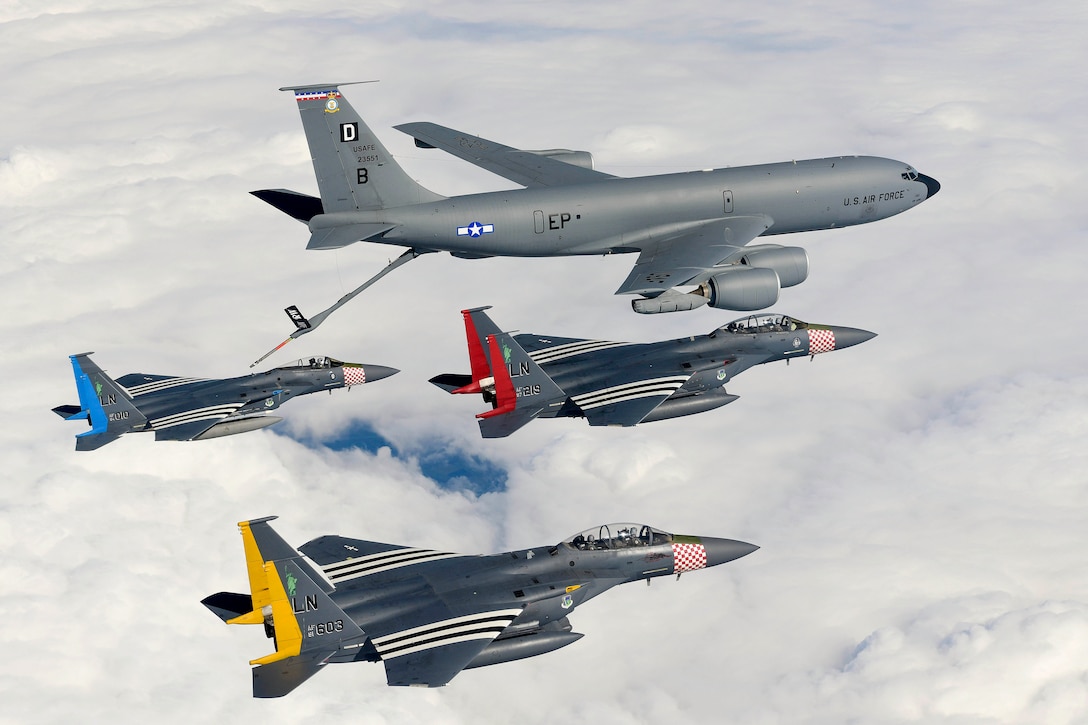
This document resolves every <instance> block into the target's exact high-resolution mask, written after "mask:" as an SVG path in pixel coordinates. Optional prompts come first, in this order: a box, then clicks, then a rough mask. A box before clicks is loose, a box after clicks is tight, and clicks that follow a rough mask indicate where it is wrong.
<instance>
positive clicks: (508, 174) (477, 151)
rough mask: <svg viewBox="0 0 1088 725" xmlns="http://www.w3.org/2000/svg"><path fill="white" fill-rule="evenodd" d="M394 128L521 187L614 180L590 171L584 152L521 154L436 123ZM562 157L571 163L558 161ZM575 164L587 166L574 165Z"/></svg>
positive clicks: (425, 145) (551, 151)
mask: <svg viewBox="0 0 1088 725" xmlns="http://www.w3.org/2000/svg"><path fill="white" fill-rule="evenodd" d="M394 128H396V129H397V130H398V131H403V132H404V133H406V134H408V135H409V136H412V137H414V138H415V140H416V145H417V146H419V147H421V148H439V149H442V150H443V151H445V152H447V153H450V154H453V155H454V156H456V157H457V158H459V159H463V160H464V161H467V162H469V163H470V164H475V165H476V166H479V167H480V168H482V169H487V170H488V171H490V172H491V173H493V174H498V175H499V176H501V177H503V178H505V179H509V180H510V181H513V182H514V183H515V184H521V185H522V186H528V187H533V186H567V185H570V184H584V183H587V182H594V181H602V180H604V179H614V178H615V177H614V176H612V175H611V174H605V173H602V172H600V171H594V170H593V169H592V168H590V167H591V165H592V158H591V157H590V155H589V154H588V153H586V152H585V151H568V150H566V149H551V150H548V151H522V150H520V149H516V148H513V147H510V146H504V145H503V144H500V143H496V142H494V141H488V140H487V139H483V138H480V137H479V136H472V135H469V134H467V133H462V132H461V131H455V130H454V129H452V128H446V127H445V126H439V125H438V124H435V123H426V122H419V123H404V124H401V125H400V126H394ZM564 158H566V159H569V160H570V161H569V162H568V161H561V160H559V159H564ZM575 161H576V162H577V163H583V164H587V165H585V166H581V165H575V163H574V162H575Z"/></svg>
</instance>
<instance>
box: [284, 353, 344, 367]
mask: <svg viewBox="0 0 1088 725" xmlns="http://www.w3.org/2000/svg"><path fill="white" fill-rule="evenodd" d="M343 364H344V363H342V362H341V361H339V360H336V359H333V358H331V357H321V356H319V357H311V358H302V359H300V360H296V361H295V362H293V363H288V364H287V365H281V366H280V369H281V370H293V369H299V368H302V369H305V370H328V369H329V368H336V367H340V366H341V365H343Z"/></svg>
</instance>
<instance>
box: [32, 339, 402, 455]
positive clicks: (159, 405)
mask: <svg viewBox="0 0 1088 725" xmlns="http://www.w3.org/2000/svg"><path fill="white" fill-rule="evenodd" d="M93 354H94V353H91V352H84V353H80V354H78V355H70V356H69V357H70V359H71V361H72V370H73V372H74V373H75V377H76V392H78V393H79V405H60V406H57V407H56V408H53V412H54V413H56V414H57V415H59V416H61V417H62V418H64V419H65V420H86V421H87V422H88V423H89V424H90V426H91V429H90V430H89V431H85V432H83V433H80V434H78V435H77V436H76V450H77V451H91V450H94V449H96V448H101V447H102V446H104V445H106V444H107V443H111V442H113V441H114V440H116V439H118V438H120V437H121V436H122V435H124V434H125V433H132V432H134V431H152V432H154V433H155V440H157V441H194V440H206V439H208V438H219V437H220V436H228V435H234V434H235V433H245V432H247V431H251V430H257V429H258V428H265V427H267V426H270V425H272V424H273V423H278V422H280V421H281V420H283V418H279V417H276V416H273V415H266V413H267V412H268V411H271V410H275V409H276V408H278V407H280V406H281V405H283V404H284V403H285V402H287V401H288V400H289V399H291V398H293V397H295V396H296V395H306V394H308V393H316V392H318V391H320V390H328V391H330V392H332V391H333V390H335V389H336V388H350V387H351V386H352V385H362V384H363V383H372V382H374V381H375V380H381V379H382V378H387V377H389V376H390V375H393V374H394V373H397V372H399V371H398V370H396V369H395V368H389V367H385V366H384V365H360V364H359V363H346V362H340V361H339V360H334V359H332V358H331V357H312V358H310V359H309V360H299V361H298V362H296V363H294V364H292V365H285V366H283V367H278V368H275V369H273V370H269V371H267V372H264V373H254V374H252V375H245V376H243V377H239V378H228V379H226V380H206V379H203V378H180V377H176V376H173V375H144V374H142V373H129V374H128V375H125V376H123V377H120V378H118V379H117V380H113V379H112V378H110V376H108V375H106V373H104V372H103V371H102V369H101V368H99V367H98V365H96V364H95V363H94V361H92V360H91V358H90V356H91V355H93Z"/></svg>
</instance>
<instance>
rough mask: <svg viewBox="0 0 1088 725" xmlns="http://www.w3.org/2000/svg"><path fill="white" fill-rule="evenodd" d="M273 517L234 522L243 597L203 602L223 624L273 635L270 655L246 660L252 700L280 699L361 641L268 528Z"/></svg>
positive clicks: (355, 628) (294, 555)
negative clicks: (241, 551)
mask: <svg viewBox="0 0 1088 725" xmlns="http://www.w3.org/2000/svg"><path fill="white" fill-rule="evenodd" d="M274 518H275V517H274V516H271V517H266V518H263V519H254V520H252V521H242V522H240V523H239V524H238V528H239V529H240V531H241V532H242V544H243V547H244V548H245V554H246V570H247V572H248V574H249V588H250V596H249V598H248V599H247V598H246V597H245V595H240V594H230V593H226V592H220V593H219V594H215V595H212V596H211V597H208V598H206V599H205V600H204V604H205V605H206V606H207V607H208V608H209V609H211V610H212V611H213V612H215V613H216V614H217V615H218V616H219V617H221V618H223V619H224V621H226V623H227V624H264V625H265V631H266V633H268V634H269V636H272V637H274V641H275V644H276V651H275V652H272V653H271V654H267V655H265V656H263V657H258V658H257V659H254V660H251V661H250V664H251V665H257V667H256V668H254V670H253V696H254V697H282V696H284V695H286V694H287V693H289V692H291V691H292V690H294V689H295V688H296V687H298V686H299V685H301V684H302V683H303V682H305V681H306V680H308V679H309V678H310V677H313V676H314V675H315V674H317V672H318V671H319V670H320V669H321V667H322V666H323V665H325V664H326V663H327V662H329V660H331V659H334V658H339V659H351V658H353V657H354V656H355V654H356V653H357V651H358V649H359V648H360V647H362V646H363V645H364V644H365V643H366V634H365V633H364V632H363V630H362V629H360V628H359V625H358V624H356V623H355V621H354V620H352V619H351V618H350V617H348V615H347V614H345V613H344V611H343V610H342V609H340V607H339V606H337V605H336V603H335V602H333V600H332V598H331V597H329V595H328V593H327V592H328V591H329V590H328V589H327V588H326V586H325V584H324V580H323V579H321V577H319V576H318V575H317V573H316V572H314V570H313V568H312V567H311V566H310V565H309V564H307V563H306V561H305V559H303V557H302V555H301V554H299V553H298V551H296V550H295V549H294V548H292V547H291V546H290V545H289V544H288V543H287V542H285V541H284V540H283V539H282V538H280V536H279V535H278V534H277V533H276V532H275V531H273V530H272V528H271V527H270V526H269V525H268V522H269V521H271V520H272V519H274ZM246 608H248V609H249V611H239V609H246ZM232 614H233V615H236V616H230V615H232Z"/></svg>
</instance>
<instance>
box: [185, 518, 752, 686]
mask: <svg viewBox="0 0 1088 725" xmlns="http://www.w3.org/2000/svg"><path fill="white" fill-rule="evenodd" d="M274 518H276V517H274V516H271V517H268V518H263V519H254V520H252V521H243V522H241V523H239V524H238V526H239V527H240V528H241V531H242V541H243V543H244V548H245V553H246V568H247V570H248V572H249V589H250V593H249V594H236V593H232V592H220V593H218V594H213V595H211V596H209V597H207V598H205V599H204V600H203V604H204V605H205V606H206V607H208V609H210V610H211V611H212V612H214V613H215V614H216V615H218V616H219V617H220V618H221V619H222V620H223V621H225V622H226V623H227V624H263V625H264V631H265V634H266V635H267V636H268V637H274V638H275V644H276V651H275V652H273V653H272V654H269V655H266V656H264V657H259V658H257V659H255V660H252V661H251V662H250V664H251V665H257V667H255V668H254V669H253V696H254V697H281V696H283V695H286V694H287V693H289V692H291V691H292V690H294V689H295V688H296V687H298V686H299V685H301V684H302V683H303V682H305V681H306V680H307V679H309V678H310V677H312V676H313V675H314V674H316V673H317V672H318V671H319V670H320V669H321V667H322V666H323V665H326V664H328V663H331V662H361V661H367V662H378V661H381V662H384V663H385V674H386V680H387V682H388V683H389V684H390V685H415V686H424V687H440V686H442V685H445V684H446V683H447V682H449V681H450V680H452V679H453V678H454V676H456V675H457V673H458V672H460V671H461V670H463V669H469V668H473V667H483V666H484V665H493V664H498V663H500V662H509V661H511V660H519V659H524V658H526V657H533V656H535V655H540V654H544V653H546V652H551V651H553V650H556V649H559V648H560V647H565V646H566V645H568V644H571V643H573V642H575V641H576V640H578V639H580V638H581V637H582V635H581V634H579V633H577V632H572V631H571V624H570V622H569V621H568V620H567V615H568V614H570V613H571V612H572V611H573V610H574V609H575V608H577V607H578V606H580V605H581V604H583V603H585V602H587V601H589V600H590V599H592V598H593V597H595V596H597V595H598V594H602V593H604V592H605V591H607V590H609V589H611V588H612V587H614V586H616V585H617V584H624V583H627V582H633V581H638V580H640V579H645V580H646V581H647V583H649V580H650V579H651V578H652V577H658V576H667V575H669V574H676V576H677V578H679V577H680V575H681V574H682V573H684V572H688V571H694V570H696V569H703V568H705V567H708V566H717V565H718V564H724V563H725V562H727V561H733V560H734V559H739V558H740V557H742V556H745V555H747V554H750V553H752V552H753V551H755V550H756V549H758V548H759V547H757V546H754V545H752V544H748V543H745V542H743V541H734V540H732V539H714V538H710V537H706V536H703V537H699V536H680V535H676V534H669V533H666V532H664V531H661V530H659V529H655V528H652V527H650V526H645V525H641V524H628V523H623V524H609V525H607V526H596V527H594V528H592V529H589V530H587V531H583V532H582V533H580V534H578V535H576V536H572V537H570V538H568V539H566V540H564V541H562V542H561V543H559V544H556V545H555V546H541V547H536V548H532V549H523V550H520V551H510V552H506V553H503V554H493V555H491V556H464V555H461V554H454V553H451V552H447V551H431V550H430V549H418V548H413V547H406V546H395V545H393V544H382V543H378V542H374V541H360V540H358V539H346V538H344V537H342V536H322V537H320V538H317V539H314V540H313V541H310V542H309V543H306V544H303V545H302V546H300V547H299V548H298V550H297V551H296V550H295V549H293V548H291V546H290V545H288V544H287V543H286V542H285V541H284V540H283V539H282V538H280V537H279V535H278V534H277V533H276V532H275V531H273V530H272V528H271V527H270V526H269V525H268V522H269V521H271V520H272V519H274ZM300 552H301V554H300ZM302 554H304V555H305V556H306V558H303V556H302ZM311 562H312V563H313V564H316V565H317V568H316V569H315V568H314V567H313V566H311ZM635 674H636V670H632V671H631V675H632V676H635Z"/></svg>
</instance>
